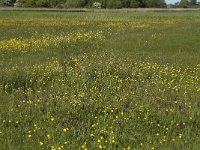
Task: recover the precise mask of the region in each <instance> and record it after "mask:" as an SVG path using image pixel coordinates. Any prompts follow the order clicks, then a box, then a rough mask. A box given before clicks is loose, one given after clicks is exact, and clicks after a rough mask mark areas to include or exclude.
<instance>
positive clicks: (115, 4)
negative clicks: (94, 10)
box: [107, 0, 122, 9]
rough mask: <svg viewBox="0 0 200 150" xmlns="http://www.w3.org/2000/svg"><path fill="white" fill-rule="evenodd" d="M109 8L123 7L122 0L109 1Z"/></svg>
mask: <svg viewBox="0 0 200 150" xmlns="http://www.w3.org/2000/svg"><path fill="white" fill-rule="evenodd" d="M107 8H115V9H119V8H122V2H121V1H120V0H109V1H107Z"/></svg>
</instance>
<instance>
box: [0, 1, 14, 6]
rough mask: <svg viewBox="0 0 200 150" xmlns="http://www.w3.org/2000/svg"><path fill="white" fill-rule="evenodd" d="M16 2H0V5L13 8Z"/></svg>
mask: <svg viewBox="0 0 200 150" xmlns="http://www.w3.org/2000/svg"><path fill="white" fill-rule="evenodd" d="M15 2H16V0H1V1H0V3H1V5H2V6H13V5H14V3H15Z"/></svg>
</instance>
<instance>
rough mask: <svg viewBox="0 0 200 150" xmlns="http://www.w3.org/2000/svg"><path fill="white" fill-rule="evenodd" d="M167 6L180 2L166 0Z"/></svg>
mask: <svg viewBox="0 0 200 150" xmlns="http://www.w3.org/2000/svg"><path fill="white" fill-rule="evenodd" d="M165 1H166V3H167V4H174V3H176V2H178V1H179V0H165Z"/></svg>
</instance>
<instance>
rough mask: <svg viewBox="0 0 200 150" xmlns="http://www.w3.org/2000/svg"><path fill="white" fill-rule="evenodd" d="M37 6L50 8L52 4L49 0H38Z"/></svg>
mask: <svg viewBox="0 0 200 150" xmlns="http://www.w3.org/2000/svg"><path fill="white" fill-rule="evenodd" d="M36 6H37V7H50V2H49V0H37V1H36Z"/></svg>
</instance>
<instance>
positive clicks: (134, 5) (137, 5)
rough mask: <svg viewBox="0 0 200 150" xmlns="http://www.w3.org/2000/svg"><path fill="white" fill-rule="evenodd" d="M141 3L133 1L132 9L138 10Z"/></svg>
mask: <svg viewBox="0 0 200 150" xmlns="http://www.w3.org/2000/svg"><path fill="white" fill-rule="evenodd" d="M139 5H140V3H139V2H138V1H137V0H131V2H130V7H131V8H138V7H139Z"/></svg>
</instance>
